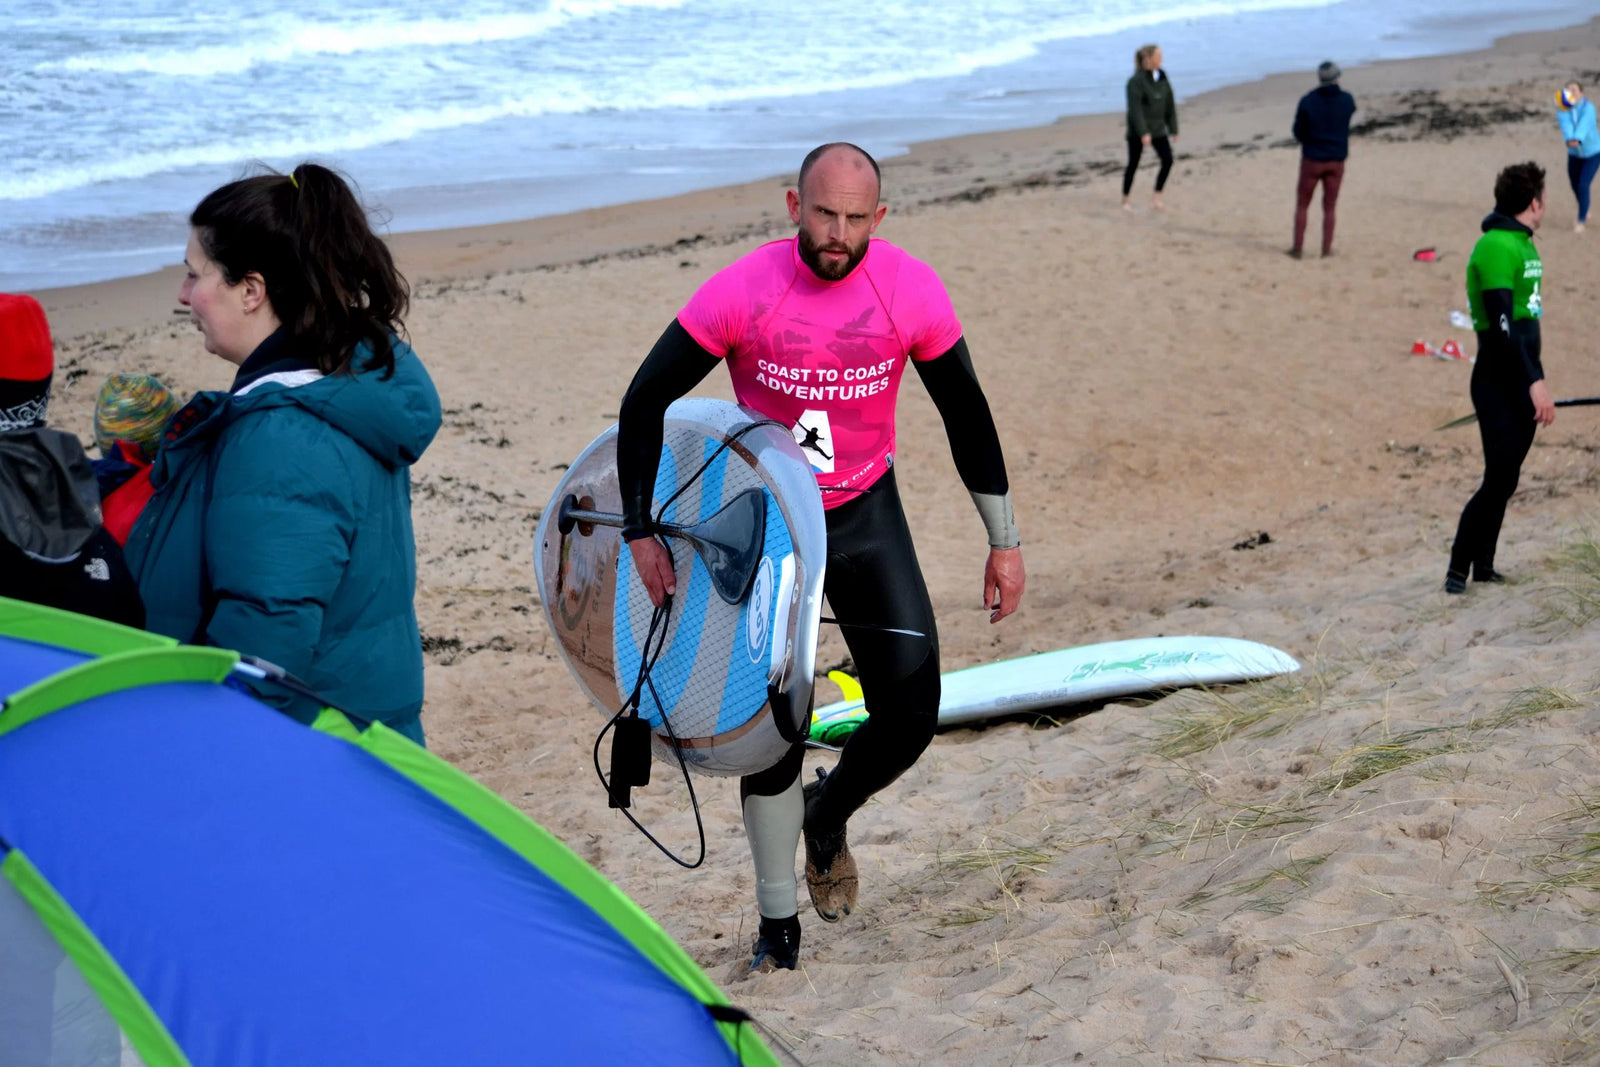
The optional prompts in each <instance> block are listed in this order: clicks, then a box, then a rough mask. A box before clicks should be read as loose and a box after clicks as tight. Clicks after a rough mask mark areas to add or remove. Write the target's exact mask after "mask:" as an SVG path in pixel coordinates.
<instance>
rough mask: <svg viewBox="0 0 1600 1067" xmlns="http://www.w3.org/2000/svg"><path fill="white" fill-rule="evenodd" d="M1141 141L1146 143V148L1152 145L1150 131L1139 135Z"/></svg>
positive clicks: (1143, 143)
mask: <svg viewBox="0 0 1600 1067" xmlns="http://www.w3.org/2000/svg"><path fill="white" fill-rule="evenodd" d="M1139 143H1140V144H1142V145H1144V146H1145V147H1146V148H1149V147H1150V135H1149V134H1148V133H1145V134H1140V135H1139Z"/></svg>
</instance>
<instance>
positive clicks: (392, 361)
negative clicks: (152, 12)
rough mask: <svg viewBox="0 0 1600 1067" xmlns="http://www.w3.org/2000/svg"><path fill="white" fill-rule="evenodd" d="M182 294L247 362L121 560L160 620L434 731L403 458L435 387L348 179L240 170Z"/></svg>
mask: <svg viewBox="0 0 1600 1067" xmlns="http://www.w3.org/2000/svg"><path fill="white" fill-rule="evenodd" d="M189 223H190V227H191V231H190V237H189V245H188V249H187V252H186V255H185V257H184V263H185V265H186V266H187V268H188V273H187V274H186V276H185V278H184V280H183V286H182V289H181V290H180V292H179V295H178V300H179V302H180V303H182V304H183V305H185V306H186V307H188V308H189V312H190V317H191V318H192V320H193V321H194V324H195V325H196V326H197V327H198V328H199V330H200V333H201V336H202V337H203V338H204V343H205V347H206V350H207V351H208V352H211V353H212V354H214V355H217V356H220V357H221V358H222V359H224V360H225V361H227V362H228V363H231V364H233V365H234V366H235V367H236V368H237V371H236V373H235V375H234V379H233V384H232V385H231V386H230V387H229V388H228V390H227V391H226V392H203V393H200V394H198V395H197V396H196V397H195V398H194V399H193V400H192V401H190V402H189V404H188V405H187V406H185V407H184V409H183V410H182V411H180V412H179V413H178V414H177V415H176V416H175V417H174V418H173V421H172V424H171V426H170V428H169V429H168V431H167V434H166V437H165V439H164V440H163V442H162V447H161V451H160V453H159V454H158V455H157V457H156V461H155V465H154V466H153V467H152V469H151V483H152V484H153V485H154V486H155V492H154V495H153V496H152V497H151V500H150V503H149V504H148V505H147V506H146V507H145V509H144V512H143V513H142V514H141V515H140V518H139V521H138V523H137V525H135V527H134V529H133V532H132V534H131V535H130V536H129V540H128V545H127V557H128V563H129V566H130V568H131V569H132V570H133V573H134V576H135V577H136V578H137V579H138V581H139V588H140V592H141V593H142V594H143V595H144V598H145V603H146V606H147V610H148V626H149V628H150V629H152V630H155V631H157V632H160V633H164V634H167V635H168V636H171V637H176V638H178V639H179V640H182V641H191V642H194V643H197V644H210V645H216V646H219V647H223V648H231V649H236V650H237V651H239V652H242V653H245V654H247V655H252V656H257V657H260V658H261V659H264V660H267V661H269V662H271V663H273V664H276V665H277V666H279V667H282V668H283V669H284V670H285V671H287V672H288V673H289V674H291V675H293V676H294V677H295V678H297V679H299V680H300V681H302V682H304V683H305V685H306V686H307V687H309V689H310V690H311V691H312V692H314V693H315V694H316V695H317V697H318V698H320V699H319V700H312V699H309V698H305V697H290V696H286V695H284V694H282V693H265V692H264V693H263V694H262V695H263V696H264V697H265V698H266V699H268V700H269V701H270V702H272V703H274V704H276V705H278V706H280V707H282V708H283V710H285V711H286V712H288V713H289V714H291V715H293V716H294V717H296V718H299V719H301V720H303V721H309V720H310V719H312V718H314V717H315V715H316V713H317V711H318V710H319V709H320V706H321V704H322V703H324V702H325V703H328V704H333V705H336V706H338V707H341V708H344V709H346V710H348V711H349V712H351V713H352V714H354V715H355V716H356V717H357V718H359V719H361V720H364V721H366V722H376V721H381V722H383V723H385V724H387V725H388V726H390V727H392V728H394V729H396V730H398V731H400V732H401V733H403V734H405V735H406V736H408V737H410V738H412V739H413V740H415V741H417V742H419V743H420V742H421V741H422V726H421V722H420V719H419V715H420V713H421V711H422V646H421V639H420V635H419V632H418V629H417V618H416V611H415V608H414V607H413V604H412V600H413V597H414V594H415V589H416V550H415V545H414V540H413V536H412V528H411V477H410V467H411V464H413V463H415V462H416V461H417V459H418V458H419V457H420V456H421V455H422V452H423V450H424V449H425V448H427V446H428V444H429V442H431V441H432V440H433V436H434V434H435V433H436V432H437V431H438V429H439V423H440V409H439V395H438V393H437V392H436V391H435V390H434V387H433V382H432V381H431V380H430V379H429V377H428V373H427V371H426V370H425V369H424V368H423V366H422V363H421V361H420V360H419V359H418V358H417V356H416V354H415V353H414V352H412V351H411V348H410V347H409V346H408V345H406V344H405V343H404V342H403V341H401V340H400V339H399V336H398V335H399V334H400V332H401V331H402V330H403V328H404V327H403V324H402V321H401V320H402V316H403V315H404V314H405V310H406V307H407V304H408V299H409V291H408V288H407V285H406V281H405V279H404V278H403V277H401V275H400V273H399V272H398V271H397V270H396V269H395V266H394V261H393V260H392V258H391V257H390V255H389V250H388V249H387V248H386V247H385V246H384V244H383V242H382V241H381V240H380V239H379V238H378V237H377V236H376V235H375V234H374V233H373V232H372V229H371V227H370V226H369V225H368V222H367V216H366V212H365V210H364V209H363V208H362V207H361V205H360V203H359V202H358V201H357V199H356V197H355V194H354V193H353V192H352V191H351V190H350V187H349V186H348V185H346V184H345V182H344V180H343V179H342V178H340V177H339V175H337V174H335V173H333V172H332V171H330V170H328V169H326V168H324V167H320V166H316V165H314V164H309V163H308V164H302V165H300V166H298V167H296V168H295V169H294V170H293V171H292V172H291V173H289V174H287V175H285V174H266V175H260V176H257V177H251V178H245V179H242V180H240V181H236V182H232V183H230V184H228V185H225V186H223V187H222V188H220V189H218V190H216V191H215V192H213V193H211V194H210V195H209V196H207V197H206V198H205V199H204V200H202V201H201V202H200V205H199V206H198V207H197V208H195V210H194V213H193V214H192V215H191V216H190V218H189Z"/></svg>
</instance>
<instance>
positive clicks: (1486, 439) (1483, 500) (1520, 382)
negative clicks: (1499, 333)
mask: <svg viewBox="0 0 1600 1067" xmlns="http://www.w3.org/2000/svg"><path fill="white" fill-rule="evenodd" d="M1486 355H1488V354H1487V353H1485V352H1484V350H1483V346H1482V345H1479V346H1478V362H1477V363H1476V364H1475V365H1474V366H1473V368H1472V407H1473V410H1475V411H1476V412H1477V413H1478V432H1479V434H1480V435H1481V436H1482V437H1483V484H1482V485H1480V486H1479V487H1478V491H1477V492H1476V493H1474V494H1472V499H1471V500H1469V501H1467V506H1466V507H1465V508H1463V509H1462V511H1461V523H1460V525H1458V526H1457V527H1456V540H1455V544H1454V545H1452V546H1451V548H1450V570H1451V572H1452V573H1454V574H1458V575H1460V576H1461V577H1463V578H1465V577H1466V576H1467V573H1468V568H1471V569H1472V571H1473V572H1474V573H1475V575H1476V577H1478V578H1487V577H1488V576H1489V573H1490V572H1491V571H1493V570H1494V548H1495V543H1496V542H1497V541H1499V540H1500V524H1501V522H1503V521H1504V520H1505V517H1506V502H1507V501H1508V500H1510V499H1511V494H1512V493H1514V492H1516V491H1517V479H1518V477H1520V476H1521V474H1522V461H1523V460H1524V459H1525V458H1527V455H1528V449H1529V448H1531V447H1532V446H1533V433H1534V430H1536V429H1537V428H1538V424H1537V423H1535V422H1534V421H1533V400H1532V398H1530V397H1529V396H1528V383H1527V382H1526V381H1525V380H1524V379H1523V375H1522V374H1521V372H1520V368H1514V367H1509V366H1505V365H1503V360H1500V359H1498V358H1496V357H1493V356H1490V357H1489V358H1485V357H1486Z"/></svg>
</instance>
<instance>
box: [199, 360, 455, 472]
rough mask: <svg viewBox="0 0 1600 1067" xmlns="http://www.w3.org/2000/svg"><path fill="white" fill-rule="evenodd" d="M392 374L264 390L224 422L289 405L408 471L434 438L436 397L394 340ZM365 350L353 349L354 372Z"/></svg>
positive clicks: (236, 401) (242, 400)
mask: <svg viewBox="0 0 1600 1067" xmlns="http://www.w3.org/2000/svg"><path fill="white" fill-rule="evenodd" d="M394 357H395V367H394V374H393V375H391V376H389V377H387V378H386V377H384V375H383V373H382V372H381V371H376V370H363V371H359V372H357V373H355V374H332V375H329V376H327V377H325V378H320V379H318V380H317V381H314V382H311V383H309V384H307V385H299V386H295V387H293V388H287V387H283V386H273V385H264V386H262V387H261V388H260V389H256V390H254V391H252V392H250V393H247V394H245V395H244V396H235V397H233V398H231V400H230V401H229V403H228V409H229V410H228V414H229V421H232V419H234V418H238V417H241V416H243V415H246V414H249V413H251V412H254V411H263V410H266V409H267V408H272V407H282V406H284V405H288V404H295V405H298V406H299V407H302V408H304V409H305V410H307V411H309V412H311V413H312V414H313V415H315V416H316V417H317V418H319V419H321V420H322V421H323V422H326V423H328V424H329V425H331V426H333V427H335V428H336V429H338V430H339V431H341V432H342V433H344V434H345V435H346V436H348V437H350V438H351V439H353V440H354V441H355V442H356V443H357V444H359V445H361V447H362V448H365V449H366V450H367V451H368V452H370V453H372V455H373V456H375V457H376V458H377V459H378V460H379V461H381V462H383V463H385V464H387V465H388V466H390V467H401V466H410V465H411V464H413V463H415V462H416V461H417V460H418V459H420V458H421V457H422V453H423V451H424V450H426V449H427V447H428V445H429V444H430V443H431V442H432V441H433V436H434V434H436V433H438V432H439V424H440V420H441V417H442V416H441V412H440V410H439V393H438V390H436V389H435V388H434V386H433V379H432V378H430V377H429V376H428V371H427V369H426V368H425V367H423V365H422V360H420V359H418V358H417V354H416V353H415V352H413V351H412V350H411V346H410V345H408V344H406V343H405V342H404V341H401V340H399V339H395V340H394ZM370 358H371V350H370V349H369V348H367V347H366V346H365V345H363V346H362V347H361V348H359V349H357V351H356V355H355V359H354V360H353V362H354V364H355V365H356V366H364V365H365V364H367V362H368V361H369V360H370Z"/></svg>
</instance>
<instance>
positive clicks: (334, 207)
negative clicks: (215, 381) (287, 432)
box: [189, 163, 411, 377]
mask: <svg viewBox="0 0 1600 1067" xmlns="http://www.w3.org/2000/svg"><path fill="white" fill-rule="evenodd" d="M189 225H190V226H192V227H194V231H195V234H196V236H197V237H198V238H199V241H200V246H201V248H203V249H204V250H205V253H206V256H207V257H208V258H209V259H211V261H212V262H214V263H216V264H217V266H218V267H220V268H221V269H222V275H223V277H224V278H225V279H227V282H228V284H229V285H237V284H238V283H239V282H240V281H241V280H242V279H243V278H244V276H245V275H246V274H250V273H252V272H254V273H256V274H259V275H261V277H262V278H263V279H264V280H265V282H266V287H267V299H268V300H269V301H270V302H271V304H272V310H273V312H274V313H275V314H276V315H277V316H278V321H279V322H281V323H283V324H284V326H286V327H288V330H289V335H290V337H291V338H292V339H293V342H294V344H295V347H297V348H299V349H300V350H302V351H304V352H307V353H308V354H311V355H313V356H314V357H315V359H316V361H317V367H318V369H319V370H321V371H322V372H323V373H324V374H342V373H354V372H355V371H358V370H360V371H365V370H382V371H383V372H384V375H385V376H386V377H387V376H388V375H390V374H393V373H394V345H393V343H392V341H391V338H393V337H395V336H398V335H400V334H401V333H402V332H403V331H404V329H405V323H404V321H403V320H404V318H405V313H406V309H407V307H408V306H409V305H410V300H411V291H410V287H409V286H408V285H407V284H406V280H405V278H404V277H402V276H401V274H400V272H399V271H398V270H396V269H395V265H394V258H393V257H392V256H391V255H390V254H389V249H388V246H387V245H385V244H384V243H383V241H382V240H381V239H380V238H379V237H378V235H377V234H375V233H373V232H372V227H371V225H370V224H369V223H368V221H367V212H366V209H365V208H363V207H362V206H361V203H360V201H359V200H357V199H356V195H355V193H354V192H352V191H351V189H350V186H349V185H348V184H347V183H346V182H345V180H344V179H343V178H342V177H340V176H339V175H338V174H336V173H334V172H333V171H331V170H329V169H328V168H327V167H322V166H318V165H317V164H315V163H302V164H300V165H299V166H298V167H296V168H294V170H293V171H291V172H290V173H288V174H261V175H256V176H254V177H250V178H241V179H240V180H238V181H236V182H230V183H229V184H227V185H224V186H223V187H222V188H220V189H218V190H216V191H215V192H213V193H211V194H210V195H208V196H207V197H206V198H205V199H204V200H202V201H200V205H199V206H198V207H196V208H195V209H194V213H193V214H191V215H190V216H189ZM362 342H366V344H367V346H368V348H369V349H370V350H371V356H370V358H368V359H367V360H366V361H365V362H364V363H363V365H362V366H360V367H355V366H352V363H353V361H354V358H355V353H356V348H357V347H358V346H359V345H360V344H361V343H362Z"/></svg>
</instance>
